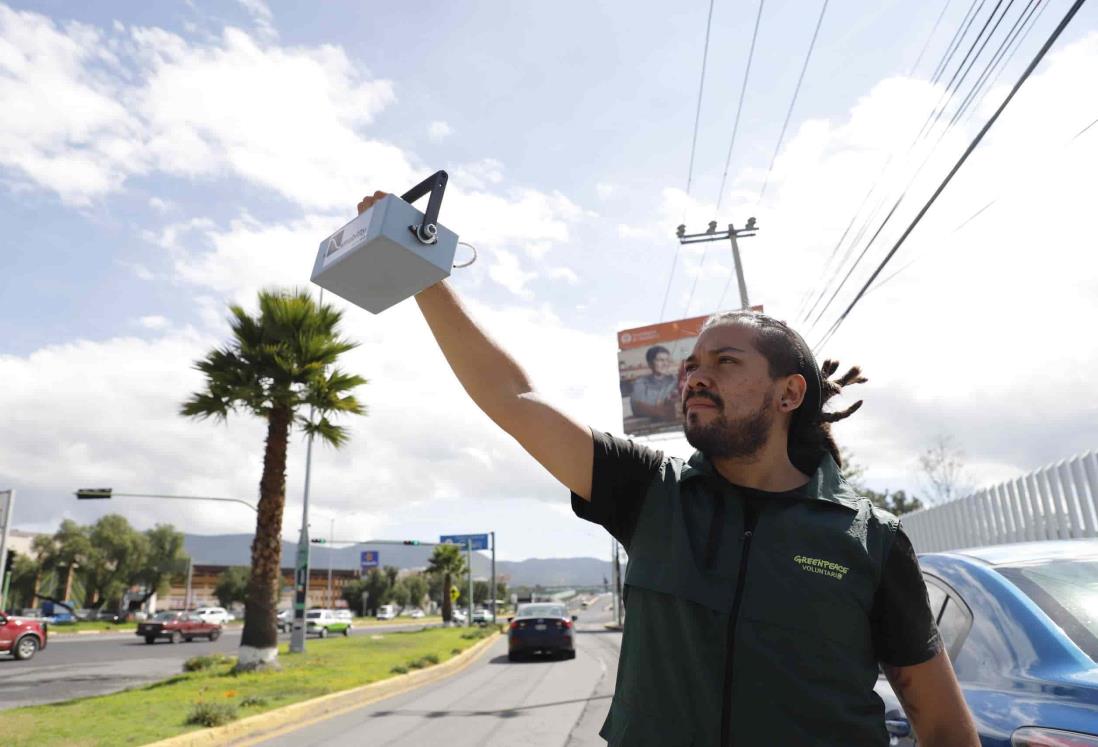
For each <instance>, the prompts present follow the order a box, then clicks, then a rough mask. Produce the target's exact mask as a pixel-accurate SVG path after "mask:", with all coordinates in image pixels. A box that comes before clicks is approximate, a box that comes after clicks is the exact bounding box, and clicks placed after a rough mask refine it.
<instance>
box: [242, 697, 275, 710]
mask: <svg viewBox="0 0 1098 747" xmlns="http://www.w3.org/2000/svg"><path fill="white" fill-rule="evenodd" d="M268 702H270V701H268V700H267V699H266V698H264V697H263V696H262V695H246V696H244V697H243V698H242V699H241V700H240V707H241V708H248V707H250V706H265V705H267V703H268Z"/></svg>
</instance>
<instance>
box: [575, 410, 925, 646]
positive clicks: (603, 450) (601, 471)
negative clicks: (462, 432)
mask: <svg viewBox="0 0 1098 747" xmlns="http://www.w3.org/2000/svg"><path fill="white" fill-rule="evenodd" d="M592 436H593V438H594V442H595V461H594V472H593V474H592V482H591V486H592V487H591V500H590V501H585V500H583V499H582V498H580V497H579V496H577V495H575V494H573V496H572V508H573V510H574V511H575V513H576V514H577V515H578V516H580V517H581V518H583V519H587V520H588V521H592V522H595V523H597V524H600V525H602V526H603V527H605V528H606V529H607V530H608V531H609V532H610V533H611V534H612V535H613V536H614V537H616V538H617V539H618V540H619V541H620V542H621V543H622V544H623V545H625V547H626V548H628V547H629V545H630V540H631V539H632V535H633V530H634V528H635V526H636V521H637V516H638V515H639V513H640V507H641V500H642V499H643V498H644V495H645V492H646V490H647V488H648V485H649V483H650V482H651V481H652V478H653V477H654V476H655V474H656V472H657V471H658V470H659V468H660V465H661V464H662V463H663V454H662V453H661V452H658V451H655V450H653V449H649V448H647V447H645V446H642V445H640V444H637V443H634V442H633V441H627V440H625V439H620V438H615V437H614V436H610V435H608V434H604V433H599V432H598V431H592ZM734 487H735V489H736V491H737V492H738V493H739V494H740V495H742V496H743V497H744V500H745V506H746V507H747V511H748V513H749V515H750V513H752V512H756V513H757V511H758V508H757V506H758V504H759V503H760V502H761V501H774V500H779V501H780V500H803V498H801V497H799V496H798V493H799V491H789V492H787V493H771V492H767V491H762V490H756V489H753V488H745V487H742V486H734ZM870 618H871V619H870V625H871V629H872V634H873V648H874V651H875V652H876V655H877V659H878V661H880V662H882V663H884V664H889V665H892V666H911V665H914V664H921V663H922V662H924V661H927V660H929V659H931V658H932V657H934V656H935V655H936V654H937V653H938V652H939V651H940V650H941V649H942V643H941V639H940V637H939V635H938V628H937V626H936V625H935V620H934V617H933V614H932V613H931V610H930V602H929V600H928V598H927V593H926V583H925V582H924V581H923V576H922V573H921V571H920V570H919V562H918V560H917V559H916V557H915V550H914V548H912V546H911V541H910V540H909V539H908V538H907V535H906V534H905V533H904V532H903V530H902V529H901V530H898V531H897V532H896V538H895V540H894V541H893V543H892V548H891V550H890V551H889V553H888V557H887V558H885V563H884V568H883V572H882V575H881V581H880V584H879V586H878V587H877V591H876V593H875V595H874V598H873V608H872V610H871V611H870Z"/></svg>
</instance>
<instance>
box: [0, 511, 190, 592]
mask: <svg viewBox="0 0 1098 747" xmlns="http://www.w3.org/2000/svg"><path fill="white" fill-rule="evenodd" d="M31 552H32V556H30V557H28V556H25V555H21V554H20V555H16V556H15V562H14V564H13V567H12V569H11V570H12V575H11V588H10V597H9V601H8V607H10V608H12V609H17V608H22V607H37V606H38V605H39V604H40V603H41V601H42V600H45V601H50V602H54V603H56V604H58V605H60V606H62V607H65V608H66V609H69V610H70V611H71V610H72V609H73V608H74V607H76V608H84V609H93V610H98V609H101V608H102V609H112V610H117V609H120V608H121V606H122V601H123V596H124V595H125V593H126V592H127V591H132V590H136V591H137V595H136V596H134V597H132V598H131V600H130V603H131V607H132V608H137V607H140V605H143V604H144V603H145V602H146V601H148V599H149V597H151V596H152V595H153V594H166V593H167V592H168V589H169V588H170V586H171V581H172V579H173V577H177V576H180V575H182V574H185V573H186V572H187V562H188V557H187V553H186V552H185V551H184V549H183V533H182V532H180V531H178V530H176V529H175V527H173V526H172V525H170V524H157V525H156V526H155V527H153V528H152V529H147V530H145V531H143V532H142V531H138V530H137V529H134V528H133V527H132V526H131V525H130V523H129V522H128V521H127V520H126V519H125V518H124V517H122V516H119V515H118V514H108V515H107V516H103V517H102V518H100V519H99V520H98V521H96V522H95V523H94V524H87V525H83V524H78V523H76V522H75V521H73V520H71V519H65V520H64V521H62V522H61V526H60V527H59V528H58V529H57V531H56V532H54V533H53V534H43V535H39V536H38V537H35V538H34V541H33V544H32V545H31Z"/></svg>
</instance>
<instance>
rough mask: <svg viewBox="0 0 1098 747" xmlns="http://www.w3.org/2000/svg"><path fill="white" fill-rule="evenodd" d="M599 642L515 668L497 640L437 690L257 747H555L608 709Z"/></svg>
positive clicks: (593, 637) (606, 645)
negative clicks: (569, 656) (602, 706)
mask: <svg viewBox="0 0 1098 747" xmlns="http://www.w3.org/2000/svg"><path fill="white" fill-rule="evenodd" d="M604 635H606V634H581V635H578V636H577V637H576V646H577V656H576V658H575V659H569V660H563V661H555V660H543V661H537V660H535V661H530V662H515V663H512V662H508V661H507V641H506V639H503V638H501V639H500V640H499V641H498V642H497V643H495V644H493V645H492V647H491V649H490V650H489V651H488V653H487V654H485V655H484V657H483V658H482V659H481V660H480V661H479V662H477V663H476V664H474V665H473V666H471V667H470V668H469V669H467V670H465V671H464V672H461V673H460V674H457V675H455V676H453V677H450V678H448V679H446V680H443V681H442V682H439V683H436V684H434V685H429V686H426V687H423V688H421V689H419V690H415V691H413V692H409V693H405V694H402V695H398V696H395V697H393V698H389V699H386V700H383V701H380V702H377V703H373V704H370V705H368V706H364V707H363V708H360V709H356V710H354V711H351V712H349V713H345V714H342V715H339V716H335V717H333V718H330V719H326V720H324V721H321V722H317V723H315V724H312V725H309V726H307V727H305V728H303V729H298V730H296V731H293V732H291V733H287V734H283V735H280V736H278V737H275V738H273V739H270V740H267V741H264V742H262V743H261V744H264V745H268V746H270V747H274V746H276V745H284V746H285V747H304V746H305V745H361V744H366V743H368V744H370V745H371V747H382V746H383V745H406V744H445V745H447V747H480V746H481V745H530V746H531V747H542V746H543V745H544V746H546V747H548V746H549V745H553V746H554V747H559V745H563V744H565V743H567V742H568V740H569V738H570V735H571V734H572V733H573V731H574V730H575V727H576V725H577V724H580V723H584V724H585V723H586V720H594V719H598V720H599V724H600V725H601V718H599V717H598V714H597V713H596V714H594V715H593V716H591V717H590V718H589V719H585V715H589V714H590V713H591V712H592V711H593V710H594V709H593V708H592V703H593V702H594V701H598V702H599V703H605V705H606V706H608V704H609V696H608V694H606V693H599V692H596V689H597V688H599V687H600V685H601V684H603V683H604V682H605V677H606V672H607V665H606V661H607V659H612V660H615V661H616V652H615V651H614V650H613V649H614V646H613V643H612V642H603V643H600V642H597V639H599V638H602V637H604ZM609 635H613V634H609ZM598 707H599V706H595V708H598ZM602 717H605V710H603V711H602ZM584 728H586V727H584ZM597 730H598V726H596V727H595V731H596V732H597Z"/></svg>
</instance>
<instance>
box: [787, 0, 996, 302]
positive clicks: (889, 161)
mask: <svg viewBox="0 0 1098 747" xmlns="http://www.w3.org/2000/svg"><path fill="white" fill-rule="evenodd" d="M951 2H952V0H945V4H944V5H942V11H941V12H940V13H939V14H938V19H937V20H935V21H934V25H933V26H932V27H931V30H930V33H929V34H927V38H926V41H925V42H923V43H922V48H921V49H920V51H919V55H918V57H916V60H915V63H914V64H912V65H911V69H910V70H909V73H908V77H911V76H914V75H915V71H916V69H917V68H918V67H919V63H920V62H922V56H923V54H926V52H927V48H928V47H929V46H930V42H931V41H932V40H933V38H934V34H935V33H937V32H938V27H939V25H940V24H941V21H942V18H944V15H945V11H946V10H948V9H949V7H950V3H951ZM976 2H977V0H973V2H972V4H971V5H968V10H967V12H966V13H965V19H964V20H967V18H968V15H970V14H971V13H972V12H973V10H974V9H975V8H976ZM964 20H962V25H964ZM960 32H961V29H960V26H959V27H957V31H956V32H954V35H953V38H952V40H951V41H950V43H949V45H946V46H948V48H950V47H952V46H953V44H954V43H955V42H956V40H957V35H959V34H960ZM939 67H940V64H939ZM908 149H909V150H910V147H909V148H908ZM895 157H896V152H893V153H892V154H889V155H888V157H887V158H886V159H885V163H884V164H882V165H881V167H879V168H878V169H877V172H876V177H875V178H874V179H873V181H872V183H871V185H870V188H869V189H867V190H866V191H865V196H864V197H862V200H861V202H860V203H859V204H858V208H856V209H854V212H853V213H852V214H851V216H850V221H849V222H848V223H847V227H845V228H843V230H842V234H841V235H840V236H839V241H837V242H836V243H834V246H833V247H831V252H830V253H829V254H828V258H827V260H826V261H825V263H824V269H822V270H821V271H820V274H821V275H826V274H827V272H828V270H830V269H831V263H832V261H834V258H836V257H837V256H838V255H839V249H840V248H841V247H842V243H843V242H844V241H845V239H847V236H848V235H849V234H850V230H851V228H853V227H854V223H855V222H856V221H858V216H859V215H861V214H862V210H864V208H865V205H866V204H867V203H869V201H870V198H871V197H872V196H873V193H874V192H875V191H876V189H877V186H878V185H879V183H881V181H882V179H883V178H884V175H885V172H886V171H887V169H888V166H889V165H890V164H892V161H893V159H894V158H895ZM865 227H867V224H866V225H865V226H863V227H862V230H861V231H859V232H858V236H856V237H855V238H854V239H853V242H851V247H853V246H856V244H858V242H859V241H861V236H862V235H863V234H864V233H865ZM849 257H850V250H849V249H848V252H847V253H845V254H843V257H842V260H840V263H839V265H838V267H836V269H834V271H833V272H832V274H831V277H830V278H829V279H828V281H827V282H825V283H824V285H822V286H821V287H820V292H819V294H818V296H817V297H816V300H815V301H811V298H813V290H811V289H808V290H807V291H805V294H804V297H802V299H800V305H799V306H798V308H797V317H798V319H800V320H803V321H807V320H808V317H809V316H811V314H813V312H814V311H816V306H817V305H819V302H820V300H822V298H824V294H825V293H826V292H827V288H828V286H830V285H831V283H832V282H833V281H834V278H836V277H837V276H838V275H839V271H840V269H841V267H842V265H844V264H845V261H847V259H848V258H849ZM809 304H810V308H809Z"/></svg>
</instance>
